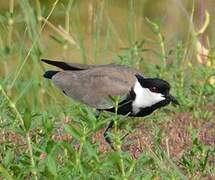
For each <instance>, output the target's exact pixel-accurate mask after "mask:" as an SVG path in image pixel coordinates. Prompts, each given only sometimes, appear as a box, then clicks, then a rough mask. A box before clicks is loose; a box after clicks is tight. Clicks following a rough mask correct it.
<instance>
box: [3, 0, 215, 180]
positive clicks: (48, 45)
mask: <svg viewBox="0 0 215 180" xmlns="http://www.w3.org/2000/svg"><path fill="white" fill-rule="evenodd" d="M114 3H115V4H114ZM118 3H119V2H118V1H117V2H106V1H99V2H97V1H90V2H79V1H75V0H74V1H72V0H68V1H63V2H62V1H58V0H56V1H55V2H54V3H53V1H52V2H51V1H47V2H46V3H45V2H43V3H42V1H39V0H36V1H35V2H33V1H28V0H21V1H18V2H17V1H13V0H10V1H8V2H5V3H3V4H2V7H6V8H5V9H4V8H2V9H3V10H2V11H1V13H0V59H1V60H0V64H1V66H0V74H1V77H0V134H1V136H0V176H2V178H5V179H63V178H64V179H65V178H66V179H101V178H104V179H202V178H208V179H209V178H214V177H215V175H214V174H215V168H214V167H215V164H214V161H215V159H214V157H215V148H214V145H215V144H214V142H215V139H214V137H215V130H214V129H215V119H214V107H215V106H214V99H215V96H214V88H215V84H214V81H215V73H214V72H215V71H214V64H215V61H214V57H215V51H214V42H215V41H214V36H213V35H212V34H211V33H210V31H209V30H210V28H211V27H213V26H214V22H213V21H212V19H213V12H210V11H209V14H207V16H204V14H203V16H204V17H207V18H206V19H205V20H204V22H202V24H201V25H202V26H201V27H200V28H199V31H198V28H197V27H196V26H195V23H194V21H195V19H194V17H198V16H196V15H195V11H197V8H196V6H198V4H197V3H193V4H192V3H190V5H189V6H190V7H191V8H190V9H191V11H187V10H186V8H185V5H184V4H181V2H180V1H173V5H176V6H178V7H179V9H180V10H181V12H185V14H186V17H187V19H186V21H187V24H188V26H185V32H186V33H184V34H183V38H180V36H179V37H178V36H177V38H173V39H172V38H171V31H168V29H166V27H165V26H164V23H163V21H164V20H163V19H161V18H159V16H156V15H155V16H153V15H151V16H148V17H147V18H145V16H142V14H144V13H145V11H146V10H144V9H142V7H144V6H146V5H147V7H148V8H149V9H150V3H148V2H146V1H141V2H138V3H139V6H138V3H137V2H136V1H133V0H130V1H128V3H127V4H125V5H123V4H122V6H123V7H122V8H121V9H126V8H127V10H126V11H125V12H126V13H125V12H124V11H122V12H121V13H122V14H123V13H125V14H124V15H122V16H119V15H117V11H116V10H113V9H112V8H116V7H121V4H118ZM4 5H5V6H4ZM163 6H165V3H163ZM8 7H9V8H8ZM77 9H80V12H79V11H77ZM147 12H148V11H147ZM152 12H154V10H152ZM112 13H116V14H114V16H113V15H112ZM154 13H155V12H154ZM157 13H158V12H157ZM118 16H119V17H120V18H121V19H120V21H117V19H118ZM175 16H176V15H175ZM86 18H87V20H86ZM139 18H140V19H141V21H140V20H139ZM175 19H177V17H175ZM124 21H125V22H124ZM183 21H185V20H184V17H183ZM118 23H119V24H118ZM123 23H124V24H123ZM58 24H60V25H58ZM172 25H173V26H174V25H176V24H174V21H172ZM138 27H141V28H139V29H138ZM186 27H187V28H188V29H189V30H187V29H186ZM165 30H166V31H165ZM143 32H144V33H143ZM142 34H144V35H142ZM175 35H176V34H175ZM202 37H206V44H205V47H207V49H206V48H205V49H203V48H201V47H199V43H200V41H199V39H201V38H202ZM200 45H201V44H200ZM201 54H204V56H203V57H201ZM44 57H50V58H53V59H73V57H77V58H78V59H81V60H80V61H79V62H82V63H102V64H105V63H109V62H111V61H112V62H115V63H119V64H124V65H127V66H133V67H136V68H139V69H142V70H143V72H144V74H146V75H147V76H150V77H161V78H163V79H166V80H167V81H169V82H170V83H171V86H172V90H171V91H172V94H174V95H175V96H176V97H177V99H178V101H179V102H180V104H181V105H180V106H179V107H173V106H171V105H169V106H168V107H165V108H163V109H160V110H158V111H156V112H155V113H153V114H152V115H150V116H148V117H146V118H135V119H132V118H129V117H122V116H119V115H117V114H109V113H102V114H101V116H100V117H99V118H96V111H95V109H91V108H89V107H87V106H85V105H83V104H80V103H78V102H75V101H73V100H71V99H69V98H66V97H65V96H64V95H62V94H61V93H60V92H59V91H58V90H56V88H55V87H54V86H53V85H52V84H51V83H50V82H48V81H46V80H44V79H43V77H42V74H43V72H44V70H45V69H48V67H44V65H43V64H41V62H40V59H41V58H44ZM74 61H75V62H78V60H75V59H74ZM117 101H118V100H117V99H116V100H115V102H116V105H117ZM111 120H114V122H115V128H114V129H113V131H112V132H111V133H110V136H111V137H112V139H114V144H115V146H116V151H112V150H111V149H110V148H109V147H108V145H107V144H106V143H105V142H104V138H103V132H104V128H105V127H106V126H107V124H108V123H109V122H110V121H111ZM127 132H130V134H129V135H128V136H127V137H126V138H125V139H124V140H123V141H122V140H121V137H123V136H124V135H125V134H126V133H127Z"/></svg>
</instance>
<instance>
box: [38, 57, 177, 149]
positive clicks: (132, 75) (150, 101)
mask: <svg viewBox="0 0 215 180" xmlns="http://www.w3.org/2000/svg"><path fill="white" fill-rule="evenodd" d="M42 61H43V62H45V63H47V64H50V65H53V66H57V67H59V68H61V69H63V71H46V72H45V74H44V77H45V78H48V79H51V80H52V81H53V82H54V84H55V85H56V86H57V87H58V88H59V89H61V90H62V91H63V93H64V94H65V95H67V96H70V97H72V98H73V99H74V100H77V101H79V102H82V103H84V104H87V105H89V106H91V107H94V108H96V109H98V110H106V111H110V112H115V107H113V105H111V104H110V97H111V96H124V95H126V98H125V99H124V100H122V102H119V107H118V110H117V113H118V114H122V115H128V116H134V117H142V116H147V115H149V114H151V113H152V112H153V111H154V110H156V109H158V108H160V107H162V106H166V105H168V104H169V103H170V102H172V103H174V104H178V101H177V100H176V99H175V98H174V97H173V96H172V95H171V94H170V92H169V91H170V85H169V83H168V82H166V81H164V80H162V79H159V78H147V77H144V76H143V74H142V73H141V72H140V71H138V70H136V69H133V68H129V67H125V66H121V65H116V64H107V65H85V64H76V63H67V62H60V61H50V60H46V59H42ZM113 124H114V123H113V121H111V122H110V124H109V126H108V128H107V129H106V131H105V133H104V137H105V140H106V141H107V142H108V143H109V144H110V145H111V147H112V148H113V146H112V144H111V140H110V138H109V137H108V133H107V132H108V130H109V129H111V128H112V126H113Z"/></svg>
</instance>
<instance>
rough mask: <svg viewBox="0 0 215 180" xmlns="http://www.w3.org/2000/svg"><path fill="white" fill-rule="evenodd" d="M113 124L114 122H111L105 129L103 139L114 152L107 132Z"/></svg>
mask: <svg viewBox="0 0 215 180" xmlns="http://www.w3.org/2000/svg"><path fill="white" fill-rule="evenodd" d="M113 124H114V121H111V122H110V124H109V125H108V127H107V129H106V130H105V132H104V138H105V141H106V142H107V143H108V144H109V145H110V147H111V148H112V149H113V150H115V149H114V146H113V144H112V141H111V138H110V136H109V132H108V131H109V129H110V130H111V129H112V127H113Z"/></svg>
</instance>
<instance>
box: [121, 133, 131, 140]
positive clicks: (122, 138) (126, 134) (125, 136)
mask: <svg viewBox="0 0 215 180" xmlns="http://www.w3.org/2000/svg"><path fill="white" fill-rule="evenodd" d="M128 135H129V132H128V133H126V134H125V135H124V136H123V137H122V138H121V141H123V140H124V139H125V138H126V137H127V136H128Z"/></svg>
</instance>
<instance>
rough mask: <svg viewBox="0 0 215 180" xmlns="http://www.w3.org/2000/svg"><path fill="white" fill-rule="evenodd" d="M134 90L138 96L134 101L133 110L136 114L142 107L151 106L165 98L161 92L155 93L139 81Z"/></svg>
mask: <svg viewBox="0 0 215 180" xmlns="http://www.w3.org/2000/svg"><path fill="white" fill-rule="evenodd" d="M134 92H135V94H136V97H135V100H134V101H133V103H132V110H133V113H135V114H136V113H138V112H139V111H140V108H145V107H150V106H152V105H153V104H156V103H158V102H160V101H162V100H164V99H165V97H164V96H163V95H162V94H161V93H154V92H151V91H150V90H149V89H148V88H143V87H142V86H141V85H140V83H139V82H138V81H136V83H135V85H134Z"/></svg>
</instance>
